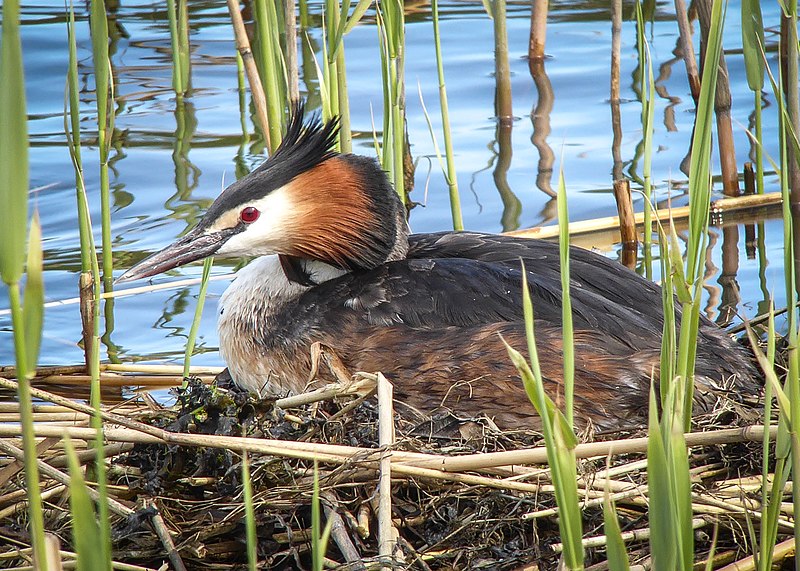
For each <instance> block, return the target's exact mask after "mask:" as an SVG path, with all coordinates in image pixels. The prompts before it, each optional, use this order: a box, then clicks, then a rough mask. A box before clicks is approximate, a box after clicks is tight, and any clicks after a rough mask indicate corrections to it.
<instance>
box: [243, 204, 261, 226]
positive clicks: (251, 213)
mask: <svg viewBox="0 0 800 571" xmlns="http://www.w3.org/2000/svg"><path fill="white" fill-rule="evenodd" d="M259 216H261V212H259V210H258V208H255V207H253V206H248V207H247V208H243V209H242V211H241V212H240V213H239V219H240V220H241V221H242V222H244V223H245V224H252V223H253V222H255V221H256V220H258V217H259Z"/></svg>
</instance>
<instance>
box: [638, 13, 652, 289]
mask: <svg viewBox="0 0 800 571" xmlns="http://www.w3.org/2000/svg"><path fill="white" fill-rule="evenodd" d="M644 29H645V20H644V16H643V15H642V4H641V2H636V30H637V44H638V47H639V68H640V70H641V73H640V75H639V78H640V95H641V98H642V133H643V134H642V139H643V143H644V156H643V160H642V179H643V180H642V182H643V185H642V192H643V194H644V199H645V201H646V202H648V203H652V167H653V125H654V120H655V109H656V102H655V99H654V97H655V79H654V78H653V60H652V57H651V55H650V46H649V45H648V43H647V38H646V36H645V33H644ZM642 242H643V244H642V249H643V251H644V252H648V253H649V251H650V249H651V248H652V244H653V218H652V212H651V210H650V208H645V209H644V229H643V240H642ZM645 261H646V262H647V263H645V267H644V272H645V277H646V278H647V279H649V280H652V279H653V268H652V265H651V264H650V263H649V262H650V261H651V257H650V256H649V255H645Z"/></svg>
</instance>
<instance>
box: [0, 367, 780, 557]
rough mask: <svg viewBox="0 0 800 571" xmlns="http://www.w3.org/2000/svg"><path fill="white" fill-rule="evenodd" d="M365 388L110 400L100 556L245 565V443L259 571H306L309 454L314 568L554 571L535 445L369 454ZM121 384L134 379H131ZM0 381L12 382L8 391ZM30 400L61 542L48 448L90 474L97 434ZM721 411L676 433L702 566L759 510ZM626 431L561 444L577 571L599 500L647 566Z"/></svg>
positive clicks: (11, 530)
mask: <svg viewBox="0 0 800 571" xmlns="http://www.w3.org/2000/svg"><path fill="white" fill-rule="evenodd" d="M51 372H52V371H51ZM59 374H66V375H68V376H69V375H71V374H79V373H75V372H64V371H61V372H59ZM4 376H6V377H8V376H9V375H8V374H5V375H4ZM379 377H380V376H379V375H378V376H376V375H364V376H361V377H360V380H359V382H358V383H355V384H352V383H351V384H348V385H347V386H344V387H342V386H339V387H333V388H332V387H328V388H326V389H321V390H318V391H315V392H313V393H311V394H310V396H309V395H301V397H299V398H298V397H292V398H290V399H281V400H279V401H277V403H276V402H274V401H273V402H266V401H262V402H258V401H255V400H253V399H252V397H250V396H248V395H246V394H244V393H241V392H239V391H237V390H236V389H235V388H232V387H230V386H227V387H226V386H218V385H217V384H213V385H208V384H205V383H203V382H201V381H200V380H198V379H193V380H192V381H191V382H189V384H188V386H187V387H186V389H175V390H174V396H175V404H174V406H168V407H166V406H162V405H161V404H159V403H158V402H156V401H155V400H154V399H153V398H152V397H150V396H149V395H148V394H147V393H146V392H145V393H136V394H134V395H133V396H132V398H130V399H127V400H121V401H120V402H118V403H117V404H112V405H108V406H107V408H106V411H105V413H104V420H105V427H106V428H105V439H106V442H107V445H106V449H105V452H106V456H107V458H109V461H110V470H109V485H110V494H111V496H112V498H113V500H114V504H115V505H113V506H111V512H112V514H114V515H113V522H112V527H113V535H114V554H115V555H114V559H115V561H118V562H120V564H123V563H124V564H125V565H124V566H121V567H119V568H125V569H158V568H161V566H162V565H163V564H164V562H165V561H167V560H168V559H170V560H171V565H172V567H173V568H181V567H180V565H184V568H186V569H240V568H245V563H246V555H245V543H246V539H245V525H244V504H243V496H242V471H241V459H242V451H243V450H247V451H248V453H249V458H250V471H251V481H252V486H253V490H254V508H255V514H256V522H257V531H258V533H257V537H258V546H257V549H258V559H259V562H260V565H261V566H263V568H270V569H304V568H305V569H308V568H310V553H309V551H310V536H311V501H312V489H313V483H314V463H315V461H316V462H317V463H318V466H319V472H318V479H319V480H318V481H319V485H320V489H321V495H320V497H321V503H322V507H323V510H324V514H325V517H326V519H330V520H332V521H333V531H332V534H331V541H330V543H329V546H328V550H327V553H326V557H327V561H326V564H327V565H329V566H330V567H336V568H349V569H364V568H378V567H380V566H381V564H382V563H383V564H387V565H390V566H393V567H395V568H411V569H484V568H485V569H536V568H539V569H555V568H556V567H557V564H558V559H559V553H560V547H561V546H560V544H559V537H558V526H557V523H556V518H557V515H558V514H557V508H556V506H555V500H554V497H553V487H552V485H551V484H550V481H549V472H548V470H547V467H546V462H545V461H544V458H545V454H544V450H543V448H542V447H541V443H540V439H539V435H538V434H536V433H535V432H531V431H526V430H518V431H513V432H501V431H499V430H497V429H496V427H494V426H493V424H492V423H491V422H490V421H488V420H485V419H483V420H482V419H476V420H474V421H460V420H458V419H456V418H455V417H453V416H451V415H449V414H442V415H440V416H438V417H435V418H433V419H422V418H413V417H411V415H408V414H404V415H403V416H402V417H400V416H395V418H394V421H393V422H390V424H391V425H392V426H390V427H389V428H390V430H389V433H388V434H390V435H392V432H393V437H392V440H391V441H390V442H392V444H391V445H389V446H384V447H381V446H380V445H379V443H380V441H381V438H383V437H385V436H386V434H387V433H386V427H385V426H384V427H383V430H384V433H383V436H382V435H381V431H382V428H381V421H380V416H381V415H380V410H379V409H380V408H381V407H382V406H384V405H383V403H384V402H385V398H384V400H383V401H378V400H376V399H375V397H374V396H373V394H374V387H375V384H376V382H377V381H378V380H379ZM49 378H50V380H51V381H54V380H56V381H57V380H59V379H56V378H54V377H53V376H52V375H50V376H49ZM125 378H127V379H128V383H129V384H135V383H136V382H137V381H136V380H135V376H134V377H131V376H126V377H125ZM60 380H61V381H63V379H60ZM0 384H2V385H3V387H5V389H12V390H13V388H14V382H13V381H10V380H6V379H0ZM61 384H62V385H63V384H66V383H61ZM223 385H224V383H223ZM334 395H336V396H334ZM34 396H35V397H36V398H38V399H40V401H42V403H43V404H41V405H39V406H38V407H37V409H36V411H35V415H36V430H37V435H38V436H39V437H40V438H41V441H40V442H41V443H40V458H41V460H42V462H44V463H46V464H47V465H48V466H49V471H43V476H42V478H43V479H42V491H43V494H44V497H45V499H46V513H45V517H46V525H47V529H48V530H49V532H50V533H53V534H55V535H56V536H57V537H58V538H59V539H60V540H61V546H62V549H65V548H66V546H68V545H69V544H70V537H69V534H70V525H69V524H70V516H69V505H68V498H67V488H66V482H67V480H65V479H64V478H61V477H60V476H58V474H59V473H60V474H61V475H62V476H64V465H65V456H64V453H63V449H62V446H61V439H62V437H63V435H64V434H69V435H70V437H71V438H72V439H73V441H75V442H77V443H82V444H83V446H82V449H81V452H80V458H81V461H82V462H84V463H85V464H87V465H89V464H90V463H91V461H92V460H93V459H94V451H93V450H92V449H91V447H90V446H89V445H87V444H86V443H87V442H91V440H92V438H93V437H94V434H95V433H94V431H93V430H92V429H90V428H88V426H89V424H88V418H89V417H88V415H87V413H88V412H90V410H89V409H88V408H87V407H85V405H81V404H80V403H77V402H75V401H74V400H71V399H68V398H64V397H59V396H57V395H55V394H52V393H50V392H45V391H41V390H39V391H35V395H34ZM70 396H74V395H72V394H71V395H70ZM296 403H300V404H296ZM15 406H16V405H14V404H7V405H4V406H3V408H2V409H1V410H0V415H2V416H0V419H2V420H3V421H4V422H5V424H2V425H0V436H2V439H0V442H2V445H3V446H2V448H3V450H2V454H3V460H2V467H0V538H1V540H0V567H3V568H13V569H23V568H26V565H29V564H30V563H29V550H28V539H29V538H28V537H27V534H26V531H25V529H26V526H25V523H26V522H25V519H26V517H27V515H26V511H25V492H24V483H23V479H22V475H21V464H20V463H19V460H18V459H16V457H15V450H18V449H19V447H20V443H19V441H18V434H19V427H18V425H17V424H16V423H15V422H14V421H15V414H16V411H15V410H14V407H15ZM390 411H391V409H390ZM738 412H741V411H738ZM747 416H751V415H747ZM735 418H740V417H739V416H738V415H735V414H733V412H732V411H731V409H730V408H729V407H728V406H727V403H726V402H724V401H721V402H720V406H719V407H718V409H717V410H716V411H715V412H714V414H711V415H708V416H707V417H705V418H704V419H702V421H701V424H702V426H701V427H699V428H698V431H697V432H695V433H692V434H691V435H690V436H689V438H688V444H690V445H692V448H691V466H692V471H691V474H692V479H693V485H694V489H693V492H694V493H693V513H694V520H693V525H694V527H695V529H696V554H697V556H696V560H697V561H703V560H704V559H705V558H706V557H707V554H708V553H709V551H710V549H711V544H712V538H714V537H716V550H715V555H714V564H713V567H714V568H721V567H724V566H725V565H726V564H727V563H731V562H734V561H738V560H741V559H743V558H744V557H746V556H747V554H748V553H749V552H750V550H751V533H750V532H749V531H748V528H749V527H752V528H753V529H757V528H758V522H759V518H760V516H761V514H760V499H761V477H760V471H761V469H760V462H761V444H760V439H761V437H762V435H763V427H761V426H758V425H756V424H749V425H747V426H739V427H735V426H734V427H732V426H733V425H732V421H734V420H735ZM747 421H748V422H751V421H752V419H751V418H748V419H747ZM641 437H642V434H637V433H630V434H597V435H593V437H592V441H591V442H587V443H585V444H581V445H579V447H578V449H577V450H576V453H577V456H578V457H579V458H580V460H579V462H580V466H579V473H580V482H579V489H580V490H581V494H582V496H583V509H584V537H585V540H584V543H585V546H586V548H587V553H588V561H589V562H590V565H591V567H589V568H590V569H605V568H606V566H605V557H604V553H605V552H604V545H605V537H604V535H603V527H602V523H603V518H602V502H603V499H604V494H605V493H606V490H608V492H609V493H610V495H611V497H612V498H613V499H614V501H615V503H616V506H617V510H618V513H619V516H620V518H621V522H620V523H621V527H622V531H623V537H624V538H625V540H626V542H627V548H628V552H629V555H630V557H631V563H632V564H641V565H644V566H645V568H647V567H648V563H649V559H648V543H647V539H648V522H647V511H648V510H647V506H648V489H647V481H646V467H647V463H646V458H645V456H644V454H643V451H644V442H643V441H642V439H641ZM382 461H383V463H384V464H383V468H382V467H381V462H382ZM389 464H390V465H391V466H390V468H389V466H388V465H389ZM389 469H390V470H391V472H390V476H389V477H390V478H391V482H390V488H391V502H384V504H383V507H382V506H381V502H380V497H381V494H380V493H379V483H378V482H379V473H380V472H382V471H383V472H385V473H387V474H388V473H389ZM89 473H91V469H90V468H89ZM64 477H65V476H64ZM788 488H789V486H787V489H786V490H785V494H787V496H790V494H791V490H790V489H788ZM386 506H388V509H387V508H386ZM382 512H383V513H382ZM381 520H382V525H383V526H384V528H383V529H381ZM792 529H793V518H792V509H791V504H785V506H784V508H783V513H782V514H781V523H780V528H779V534H780V535H779V543H780V541H781V540H783V539H786V538H787V537H789V535H790V534H791V533H792ZM382 543H383V545H382ZM778 547H779V548H780V547H781V545H779V546H778ZM783 547H785V546H783ZM382 549H383V550H384V556H383V557H380V553H381V551H382ZM386 549H388V550H389V552H388V553H389V554H391V555H390V556H389V557H390V560H387V558H386V557H387V555H386V551H385V550H386ZM776 549H777V548H776ZM784 551H786V550H785V549H784ZM789 555H791V553H789ZM783 556H784V557H785V556H786V555H783ZM65 559H68V557H65ZM737 568H748V567H737Z"/></svg>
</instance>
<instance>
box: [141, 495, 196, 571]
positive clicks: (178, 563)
mask: <svg viewBox="0 0 800 571" xmlns="http://www.w3.org/2000/svg"><path fill="white" fill-rule="evenodd" d="M144 507H145V508H151V509H152V510H153V515H151V516H150V522H151V523H152V525H153V531H155V532H156V535H157V536H158V538H159V539H160V540H161V543H162V545H163V546H164V549H166V550H167V555H168V556H169V560H170V561H171V562H172V565H173V567H175V570H176V571H186V566H185V565H184V564H183V560H182V559H181V556H180V554H179V553H178V550H177V549H176V548H175V542H174V541H172V535H170V532H169V529H167V524H166V523H165V522H164V518H163V517H161V512H159V511H158V506H156V504H155V502H153V501H150V500H146V501H145V502H144Z"/></svg>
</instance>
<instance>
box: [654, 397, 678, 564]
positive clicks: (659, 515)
mask: <svg viewBox="0 0 800 571" xmlns="http://www.w3.org/2000/svg"><path fill="white" fill-rule="evenodd" d="M647 486H648V490H649V492H650V495H649V497H650V509H649V511H648V521H649V524H650V556H651V557H652V559H653V569H655V570H656V571H661V570H673V569H678V567H677V562H678V560H677V557H676V555H677V554H676V550H675V547H676V545H677V543H676V541H675V534H676V529H675V527H674V525H675V522H676V519H677V518H676V517H675V516H674V514H673V504H672V502H671V497H672V494H671V493H670V482H669V467H668V464H667V454H666V451H665V450H664V434H663V429H662V426H661V424H660V423H659V422H658V405H657V404H656V394H655V388H654V387H653V386H652V385H651V387H650V420H649V432H648V435H647Z"/></svg>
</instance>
